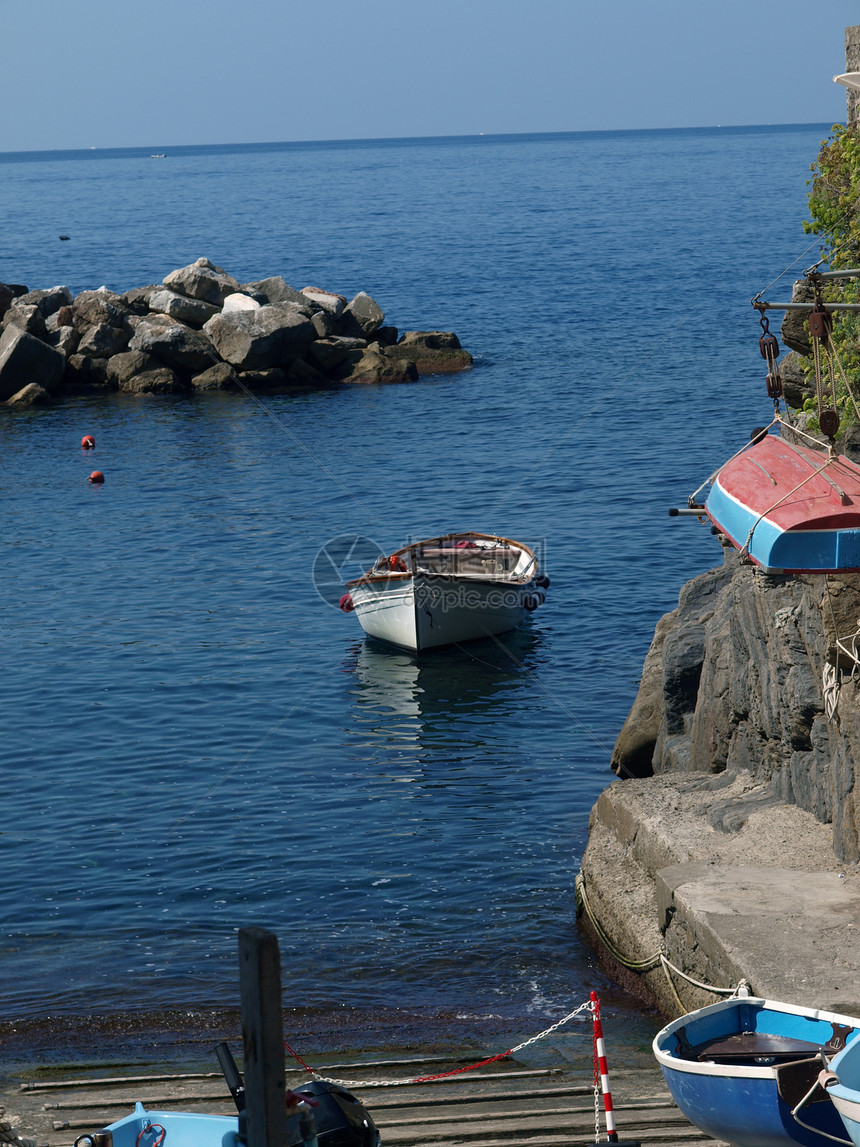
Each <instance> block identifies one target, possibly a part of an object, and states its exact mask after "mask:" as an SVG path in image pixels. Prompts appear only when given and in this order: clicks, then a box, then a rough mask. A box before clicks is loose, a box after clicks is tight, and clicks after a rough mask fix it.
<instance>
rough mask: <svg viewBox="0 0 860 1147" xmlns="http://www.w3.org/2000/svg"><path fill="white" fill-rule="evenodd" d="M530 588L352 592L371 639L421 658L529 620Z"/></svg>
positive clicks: (401, 586)
mask: <svg viewBox="0 0 860 1147" xmlns="http://www.w3.org/2000/svg"><path fill="white" fill-rule="evenodd" d="M528 592H530V591H529V590H528V588H527V587H522V586H508V585H504V584H501V583H499V584H486V583H484V584H479V583H469V582H462V581H457V580H456V579H451V580H448V581H441V580H440V579H439V578H431V577H422V576H415V577H407V578H405V579H403V580H400V581H397V580H389V582H387V583H383V584H369V585H364V586H356V587H354V588H353V589H352V590H351V596H352V601H353V604H354V606H355V614H356V617H357V618H358V620H359V622H360V623H361V627H362V629H364V631H365V633H367V634H368V636H370V637H375V638H377V639H378V640H380V641H386V642H388V643H389V644H390V645H397V646H399V647H401V648H403V649H409V650H411V651H412V652H415V653H418V652H421V651H423V650H426V649H436V648H439V647H440V646H443V645H455V644H459V643H460V642H462V641H474V640H476V639H478V638H481V637H493V636H496V635H498V634H500V633H507V632H508V631H509V630H511V629H516V627H517V626H518V625H521V624H522V622H523V619H524V618H525V616H526V609H525V606H524V605H523V598H524V597H525V595H526V593H528Z"/></svg>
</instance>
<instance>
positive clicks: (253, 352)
mask: <svg viewBox="0 0 860 1147" xmlns="http://www.w3.org/2000/svg"><path fill="white" fill-rule="evenodd" d="M0 320H2V321H0V402H7V403H10V404H13V403H12V402H11V400H12V399H13V398H14V400H15V401H14V405H18V406H23V405H28V404H29V405H34V404H36V403H44V402H46V401H50V400H51V399H52V398H56V397H60V396H62V394H64V393H70V394H86V393H89V392H93V393H96V392H104V391H111V390H115V391H116V390H121V391H125V392H126V393H132V394H143V393H145V394H165V393H169V394H177V393H180V394H181V393H188V394H192V393H200V392H203V391H206V390H231V389H245V390H248V389H250V390H259V391H267V392H269V393H271V392H278V391H285V390H290V389H294V388H296V387H302V388H308V387H320V386H333V385H345V384H375V383H392V382H412V381H414V380H415V379H417V378H418V377H419V376H421V375H426V374H438V373H442V372H450V371H461V370H466V369H468V368H469V367H470V366H471V365H472V357H471V355H469V353H468V352H467V351H464V350H463V349H462V347H461V346H460V342H459V340H458V338H457V336H456V335H455V334H452V333H450V332H438V331H429V332H427V331H407V332H406V333H405V334H404V335H403V336H402V337H401V338H400V339H399V341H398V332H397V330H396V329H395V328H394V327H390V326H384V325H383V324H384V322H385V315H384V314H383V312H382V310H381V308H380V307H379V306H378V305H377V303H376V302H375V301H374V300H373V299H372V298H371V297H370V295H368V294H366V293H365V292H364V291H361V292H359V293H358V294H357V295H356V296H355V297H354V298H353V299H352V300H351V301H350V300H347V298H346V297H345V296H344V295H338V294H335V293H334V292H332V291H327V290H325V289H324V288H321V287H305V288H303V290H301V291H297V290H295V289H294V288H293V287H291V286H289V284H288V283H286V282H285V280H284V279H283V278H281V277H280V276H271V277H269V278H267V279H260V280H258V281H256V282H252V283H244V284H240V283H239V282H238V281H237V280H236V279H235V278H233V276H232V275H229V274H228V273H227V272H226V271H225V270H224V269H223V268H222V267H217V266H216V265H215V264H214V263H211V262H210V261H209V260H208V259H198V260H197V261H196V262H194V263H192V264H190V265H189V266H187V267H181V268H179V269H178V270H176V271H171V272H170V274H168V275H166V276H165V278H164V280H163V282H162V283H161V284H158V285H155V286H152V285H151V286H147V287H136V288H134V289H132V290H129V291H126V292H125V294H122V295H120V294H117V293H115V292H113V291H109V290H107V289H106V288H101V289H99V290H97V291H82V292H81V293H80V294H79V295H77V296H73V295H72V292H71V291H70V290H69V289H68V287H52V288H50V289H49V290H37V291H28V290H27V288H26V287H23V286H20V285H17V284H3V283H0ZM31 387H32V388H35V389H29V388H31Z"/></svg>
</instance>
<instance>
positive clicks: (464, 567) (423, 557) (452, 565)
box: [417, 546, 520, 576]
mask: <svg viewBox="0 0 860 1147" xmlns="http://www.w3.org/2000/svg"><path fill="white" fill-rule="evenodd" d="M519 559H520V555H519V552H518V551H517V550H512V549H510V548H508V547H502V546H499V547H497V548H496V547H494V548H493V549H486V548H481V549H462V550H441V549H435V548H434V549H426V550H419V551H418V554H417V560H418V562H419V563H420V564H421V565H422V566H426V567H429V568H430V570H431V571H434V572H437V573H447V574H478V575H482V576H487V575H488V574H489V575H490V576H494V575H499V574H503V575H506V574H511V573H513V571H514V570H515V569H516V566H517V562H518V561H519Z"/></svg>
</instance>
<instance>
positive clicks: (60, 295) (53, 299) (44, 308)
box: [18, 287, 74, 319]
mask: <svg viewBox="0 0 860 1147" xmlns="http://www.w3.org/2000/svg"><path fill="white" fill-rule="evenodd" d="M73 298H74V295H73V294H72V292H71V291H70V290H69V288H68V287H49V288H48V290H46V291H27V292H26V293H25V294H21V295H18V301H19V303H22V304H23V305H25V306H34V307H38V308H39V310H40V311H41V312H42V318H44V319H46V318H48V316H49V315H53V314H56V312H57V311H58V310H59V309H60V307H65V306H67V305H68V304H69V303H70V302H71V301H72V299H73Z"/></svg>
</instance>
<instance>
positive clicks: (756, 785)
mask: <svg viewBox="0 0 860 1147" xmlns="http://www.w3.org/2000/svg"><path fill="white" fill-rule="evenodd" d="M858 618H860V575H858V574H845V575H840V576H838V577H837V576H835V575H829V576H828V577H826V578H825V577H824V576H822V575H814V576H813V575H805V576H768V575H765V574H762V573H761V572H760V571H758V570H756V569H754V568H753V567H751V566H749V565H745V564H743V563H741V561H740V560H739V558H738V555H737V554H736V552H735V551H734V550H733V549H726V550H725V554H724V564H723V565H722V566H720V567H718V568H716V569H713V570H709V571H708V572H707V573H704V574H701V575H699V576H698V577H696V578H694V579H693V580H692V581H690V582H688V583H687V584H686V585H685V586H683V588H682V589H681V593H680V596H679V602H678V608H677V609H675V610H674V611H672V612H671V613H669V614H666V615H665V616H664V617H663V618H662V619H661V620H660V621H659V622H658V624H657V627H656V630H655V634H654V639H653V641H652V644H651V648H650V650H649V652H648V655H647V657H646V659H645V665H644V669H643V673H642V678H641V684H640V688H639V692H638V695H637V697H636V699H635V701H634V704H633V707H632V709H631V711H630V714H629V716H628V718H627V721H626V722H625V724H624V727H623V728H622V730H621V732H620V733H619V736H618V739H617V741H616V744H615V749H614V752H613V755H612V762H611V766H612V769H613V770H614V771H615V773H616V774H617V775H618V776H619V777H620V778H622V779H619V780H617V781H614V782H613V783H612V784H611V785H610V786H609V787H608V788H607V789H606V790H605V791H604V793H603V794H602V795H601V796H600V798H599V800H598V801H597V804H596V805H595V806H594V809H593V810H592V814H591V820H590V823H589V838H588V844H587V846H586V849H585V853H584V855H583V859H582V864H581V869H580V874H579V877H578V882H577V883H578V890H579V892H580V897H579V905H580V908H581V920H582V922H583V927H584V929H585V932H586V934H587V936H588V937H589V938H590V939H591V940H592V941H593V942H594V944H595V947H596V948H597V950H598V952H599V953H600V955H601V959H603V960H604V962H606V964H607V966H608V967H609V969H610V971H611V973H612V974H613V975H614V976H615V978H616V979H618V980H619V982H621V983H623V984H624V985H625V986H626V987H627V988H628V989H630V990H632V991H634V992H637V993H638V994H639V995H641V996H643V997H644V998H646V999H647V1000H649V1002H651V1003H653V1004H656V1006H657V1007H658V1008H659V1009H660V1010H661V1011H663V1012H664V1013H666V1014H668V1015H678V1014H680V1012H681V1010H683V1009H691V1008H697V1007H702V1006H704V1005H705V1004H708V1003H714V1002H716V1000H717V999H718V998H720V997H719V996H718V995H717V994H715V993H711V992H707V991H704V990H702V989H701V988H700V987H696V986H695V984H692V983H690V982H689V981H688V980H686V979H684V977H685V976H689V977H692V979H693V980H695V981H698V983H699V984H702V983H704V984H707V985H713V986H715V987H719V988H723V989H728V988H731V987H733V986H734V985H735V984H736V983H737V982H738V981H739V980H740V979H741V978H746V979H747V980H748V981H749V982H750V984H751V986H752V990H753V992H755V993H757V994H762V995H766V996H770V997H771V998H776V999H783V1000H787V1001H788V1002H792V1001H794V1002H798V1003H806V1004H811V1005H813V1006H816V1007H822V1008H830V1009H832V1010H835V1011H841V1012H845V1013H847V1014H850V1015H858V1014H860V991H858V989H857V984H858V983H860V955H858V954H857V953H856V943H855V940H854V932H855V930H856V928H858V927H860V801H858V799H857V777H858V767H860V704H858V702H860V677H858V676H857V675H856V674H855V673H854V672H853V670H854V669H855V668H856V667H855V666H854V665H853V662H851V660H850V658H849V657H848V656H846V653H845V650H846V649H849V648H851V645H852V640H853V636H854V635H855V634H856V633H857V632H858V626H860V622H858ZM858 645H860V642H858ZM665 961H668V962H669V965H671V966H667V964H666V963H665ZM646 965H647V966H646ZM672 967H674V968H675V969H677V970H678V971H673V970H672Z"/></svg>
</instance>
